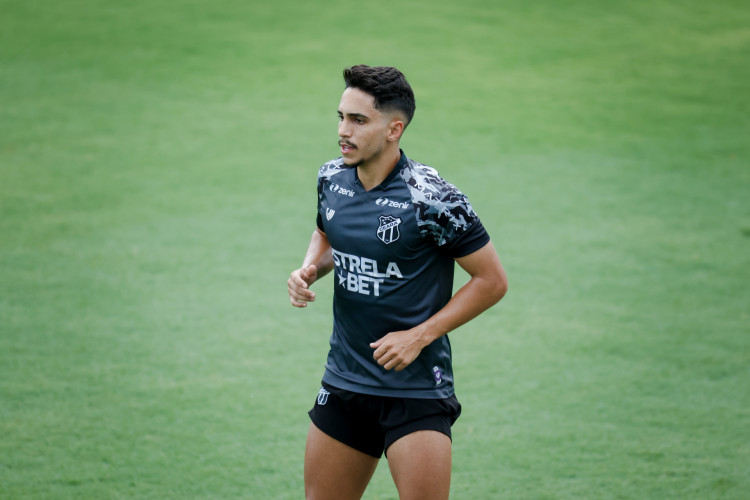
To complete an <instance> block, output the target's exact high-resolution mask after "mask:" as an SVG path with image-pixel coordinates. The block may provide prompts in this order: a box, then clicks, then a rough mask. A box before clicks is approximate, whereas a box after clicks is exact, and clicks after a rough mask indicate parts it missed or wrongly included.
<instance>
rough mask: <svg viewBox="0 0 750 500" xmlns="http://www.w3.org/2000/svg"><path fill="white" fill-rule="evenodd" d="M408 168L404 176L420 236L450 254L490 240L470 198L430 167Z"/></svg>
mask: <svg viewBox="0 0 750 500" xmlns="http://www.w3.org/2000/svg"><path fill="white" fill-rule="evenodd" d="M408 171H409V173H408V174H407V175H406V176H405V179H404V180H405V181H406V183H407V185H408V186H409V188H410V190H411V193H412V201H413V203H414V210H415V211H416V216H417V224H418V225H419V229H420V234H421V235H422V237H423V238H425V239H427V240H428V241H430V242H432V243H433V244H434V245H436V246H437V247H438V248H439V249H440V250H441V251H443V252H445V253H446V254H448V255H449V256H451V257H453V258H458V257H463V256H465V255H469V254H470V253H472V252H475V251H476V250H479V249H480V248H482V247H483V246H484V245H486V244H487V242H489V241H490V237H489V234H487V231H486V230H485V228H484V226H483V225H482V222H481V221H480V220H479V216H477V214H476V212H474V209H473V208H472V207H471V204H470V203H469V199H468V198H467V197H466V195H465V194H463V193H462V192H461V191H459V190H458V188H456V187H455V186H454V185H453V184H451V183H449V182H447V181H446V180H444V179H443V178H442V177H440V176H439V175H438V173H437V171H435V170H434V169H433V168H431V167H427V166H425V165H417V166H413V168H410V169H408Z"/></svg>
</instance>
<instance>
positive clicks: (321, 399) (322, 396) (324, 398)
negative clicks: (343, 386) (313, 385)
mask: <svg viewBox="0 0 750 500" xmlns="http://www.w3.org/2000/svg"><path fill="white" fill-rule="evenodd" d="M330 394H331V393H330V392H328V391H326V390H325V389H323V388H322V387H321V388H320V390H319V391H318V404H319V405H320V406H323V405H325V404H326V403H327V402H328V396H329V395H330Z"/></svg>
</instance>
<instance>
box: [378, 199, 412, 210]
mask: <svg viewBox="0 0 750 500" xmlns="http://www.w3.org/2000/svg"><path fill="white" fill-rule="evenodd" d="M375 204H376V205H377V206H379V207H391V208H409V204H408V203H407V202H405V201H403V202H401V201H393V200H389V199H388V198H378V199H377V200H375Z"/></svg>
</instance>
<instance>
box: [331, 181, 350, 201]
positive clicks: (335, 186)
mask: <svg viewBox="0 0 750 500" xmlns="http://www.w3.org/2000/svg"><path fill="white" fill-rule="evenodd" d="M329 189H330V190H331V191H333V192H334V193H338V194H343V195H346V196H348V197H349V198H353V197H354V191H353V190H351V189H347V188H345V187H343V186H339V185H338V184H331V187H330V188H329Z"/></svg>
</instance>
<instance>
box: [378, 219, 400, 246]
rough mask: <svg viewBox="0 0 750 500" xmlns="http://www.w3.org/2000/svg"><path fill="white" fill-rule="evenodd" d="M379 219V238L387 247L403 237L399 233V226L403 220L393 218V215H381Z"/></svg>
mask: <svg viewBox="0 0 750 500" xmlns="http://www.w3.org/2000/svg"><path fill="white" fill-rule="evenodd" d="M379 219H380V225H379V226H378V238H379V239H380V241H382V242H383V243H385V244H386V245H389V244H391V243H393V242H394V241H396V240H397V239H398V237H399V236H401V233H399V231H398V225H399V224H401V219H400V218H398V217H393V216H392V215H381V216H379Z"/></svg>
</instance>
